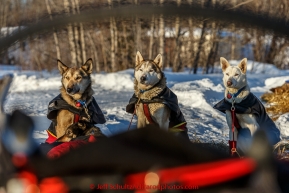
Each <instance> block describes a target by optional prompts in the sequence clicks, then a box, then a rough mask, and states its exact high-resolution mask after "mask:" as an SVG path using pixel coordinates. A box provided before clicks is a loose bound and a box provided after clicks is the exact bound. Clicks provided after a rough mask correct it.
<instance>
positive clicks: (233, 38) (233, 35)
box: [231, 24, 236, 60]
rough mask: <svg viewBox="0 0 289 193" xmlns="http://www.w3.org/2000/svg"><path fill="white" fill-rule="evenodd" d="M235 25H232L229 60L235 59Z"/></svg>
mask: <svg viewBox="0 0 289 193" xmlns="http://www.w3.org/2000/svg"><path fill="white" fill-rule="evenodd" d="M235 32H236V30H235V24H232V35H231V60H234V59H235V49H236V37H235Z"/></svg>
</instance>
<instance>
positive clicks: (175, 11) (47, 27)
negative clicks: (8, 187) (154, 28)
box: [0, 4, 289, 52]
mask: <svg viewBox="0 0 289 193" xmlns="http://www.w3.org/2000/svg"><path fill="white" fill-rule="evenodd" d="M160 14H161V15H163V16H164V17H165V18H168V17H173V16H176V15H178V16H179V17H183V18H185V17H189V16H193V17H202V18H203V19H204V18H206V19H208V20H212V21H218V22H224V23H235V25H236V27H237V28H262V29H264V30H269V33H270V32H274V33H278V34H280V35H282V36H287V35H288V34H289V25H288V24H289V23H288V22H287V21H286V20H285V19H279V18H273V17H269V16H266V15H259V14H256V13H253V12H249V11H244V10H231V9H226V8H224V7H214V8H212V7H201V6H198V5H191V6H190V5H187V6H184V5H183V6H176V5H170V4H169V5H163V6H155V5H141V6H132V5H130V6H120V7H116V8H110V9H108V8H102V9H97V10H93V11H85V12H82V13H80V14H75V15H69V16H59V17H55V18H54V19H53V20H49V19H46V20H40V21H39V22H37V23H35V24H32V25H27V26H26V27H25V28H24V29H22V30H19V31H16V32H15V33H13V34H11V35H10V36H8V37H4V38H1V39H0V45H1V47H0V52H2V51H3V50H5V49H7V48H8V47H9V46H11V45H12V44H13V43H15V42H17V41H18V40H21V39H24V38H27V37H29V36H30V35H33V34H37V33H39V32H43V31H52V30H53V28H61V27H63V26H64V25H66V24H68V23H71V22H91V21H101V20H104V19H107V18H110V17H115V18H134V17H136V16H137V17H139V18H147V17H150V16H151V15H160Z"/></svg>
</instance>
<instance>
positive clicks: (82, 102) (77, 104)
mask: <svg viewBox="0 0 289 193" xmlns="http://www.w3.org/2000/svg"><path fill="white" fill-rule="evenodd" d="M85 105H86V104H85V101H83V100H77V101H76V103H75V106H77V107H81V106H85Z"/></svg>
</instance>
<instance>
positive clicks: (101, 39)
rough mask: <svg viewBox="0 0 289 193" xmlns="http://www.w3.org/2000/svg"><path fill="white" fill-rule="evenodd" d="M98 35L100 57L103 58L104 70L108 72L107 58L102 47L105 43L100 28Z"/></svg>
mask: <svg viewBox="0 0 289 193" xmlns="http://www.w3.org/2000/svg"><path fill="white" fill-rule="evenodd" d="M99 37H100V45H101V53H102V58H103V65H104V71H105V72H108V65H107V59H106V54H105V49H104V48H105V47H104V46H105V43H104V38H103V34H102V30H100V33H99Z"/></svg>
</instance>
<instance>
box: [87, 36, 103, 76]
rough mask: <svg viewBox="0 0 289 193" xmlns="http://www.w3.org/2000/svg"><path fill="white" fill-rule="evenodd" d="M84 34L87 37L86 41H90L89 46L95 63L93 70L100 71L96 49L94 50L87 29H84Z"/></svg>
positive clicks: (93, 44)
mask: <svg viewBox="0 0 289 193" xmlns="http://www.w3.org/2000/svg"><path fill="white" fill-rule="evenodd" d="M86 36H87V38H88V41H89V42H90V46H91V49H92V52H93V56H94V60H93V62H94V63H95V71H96V72H100V66H99V59H98V56H97V50H96V46H95V43H94V41H93V39H92V37H91V35H90V32H89V31H86Z"/></svg>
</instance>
